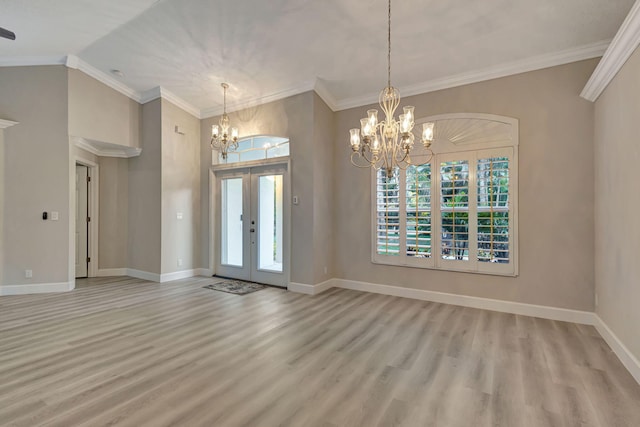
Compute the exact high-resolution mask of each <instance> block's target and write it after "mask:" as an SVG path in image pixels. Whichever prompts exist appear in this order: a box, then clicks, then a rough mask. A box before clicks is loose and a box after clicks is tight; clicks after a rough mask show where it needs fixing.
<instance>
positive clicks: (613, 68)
mask: <svg viewBox="0 0 640 427" xmlns="http://www.w3.org/2000/svg"><path fill="white" fill-rule="evenodd" d="M639 44H640V1H636V2H635V3H634V5H633V7H632V8H631V11H629V14H628V15H627V17H626V18H625V20H624V22H623V23H622V25H621V26H620V29H619V30H618V32H617V33H616V36H615V37H614V38H613V41H612V42H611V44H610V45H609V48H608V49H607V51H606V52H605V54H604V56H603V57H602V60H601V61H600V63H599V64H598V66H597V67H596V69H595V71H594V72H593V74H592V75H591V78H590V79H589V81H588V82H587V84H586V85H585V87H584V89H582V93H580V96H581V97H583V98H584V99H586V100H588V101H592V102H595V101H596V100H597V99H598V97H599V96H600V95H601V94H602V92H603V91H604V90H605V89H606V88H607V86H608V85H609V83H611V80H613V78H614V77H615V76H616V74H618V71H620V69H621V68H622V66H623V65H624V64H625V62H627V59H629V57H630V56H631V55H632V54H633V52H634V51H635V50H636V48H637V47H638V45H639Z"/></svg>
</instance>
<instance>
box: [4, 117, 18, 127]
mask: <svg viewBox="0 0 640 427" xmlns="http://www.w3.org/2000/svg"><path fill="white" fill-rule="evenodd" d="M17 124H18V122H14V121H12V120H4V119H0V129H6V128H8V127H11V126H14V125H17Z"/></svg>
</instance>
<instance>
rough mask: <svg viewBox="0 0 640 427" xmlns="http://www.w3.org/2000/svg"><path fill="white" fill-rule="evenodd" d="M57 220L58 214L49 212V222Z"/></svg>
mask: <svg viewBox="0 0 640 427" xmlns="http://www.w3.org/2000/svg"><path fill="white" fill-rule="evenodd" d="M58 219H59V215H58V212H56V211H51V221H57V220H58Z"/></svg>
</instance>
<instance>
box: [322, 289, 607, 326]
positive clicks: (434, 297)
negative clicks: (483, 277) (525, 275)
mask: <svg viewBox="0 0 640 427" xmlns="http://www.w3.org/2000/svg"><path fill="white" fill-rule="evenodd" d="M333 286H335V287H337V288H343V289H352V290H356V291H365V292H372V293H376V294H384V295H393V296H397V297H403V298H413V299H419V300H423V301H432V302H440V303H444V304H452V305H459V306H463V307H472V308H479V309H484V310H492V311H499V312H502V313H512V314H521V315H523V316H532V317H540V318H543V319H551V320H561V321H564V322H573V323H580V324H583V325H594V324H595V322H596V319H595V313H592V312H588V311H579V310H570V309H566V308H559V307H548V306H542V305H533V304H523V303H519V302H511V301H502V300H495V299H489V298H480V297H472V296H467V295H457V294H449V293H444V292H434V291H426V290H422V289H412V288H403V287H400V286H390V285H379V284H376V283H368V282H358V281H355V280H344V279H333Z"/></svg>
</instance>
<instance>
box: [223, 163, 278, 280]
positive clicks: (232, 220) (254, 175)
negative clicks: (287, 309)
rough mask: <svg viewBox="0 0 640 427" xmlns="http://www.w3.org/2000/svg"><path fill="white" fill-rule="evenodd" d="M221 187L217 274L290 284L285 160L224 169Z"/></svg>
mask: <svg viewBox="0 0 640 427" xmlns="http://www.w3.org/2000/svg"><path fill="white" fill-rule="evenodd" d="M216 191H217V197H216V218H217V221H216V223H217V226H216V231H217V233H216V235H217V239H216V241H217V244H216V247H217V251H216V263H215V264H216V274H217V275H218V276H224V277H231V278H235V279H241V280H250V281H254V282H258V283H266V284H270V285H275V286H286V285H287V280H288V265H287V264H288V257H287V250H288V249H287V247H288V241H289V236H288V226H287V224H288V220H289V218H288V215H289V213H288V209H286V208H287V206H286V205H285V201H288V200H289V197H288V175H287V167H286V165H275V166H259V167H253V168H244V169H238V170H232V171H219V172H217V173H216Z"/></svg>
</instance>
